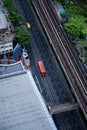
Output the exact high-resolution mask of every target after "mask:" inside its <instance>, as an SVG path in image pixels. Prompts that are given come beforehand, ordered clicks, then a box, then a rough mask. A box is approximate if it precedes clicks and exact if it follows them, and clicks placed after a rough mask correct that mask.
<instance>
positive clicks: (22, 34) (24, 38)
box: [16, 26, 31, 47]
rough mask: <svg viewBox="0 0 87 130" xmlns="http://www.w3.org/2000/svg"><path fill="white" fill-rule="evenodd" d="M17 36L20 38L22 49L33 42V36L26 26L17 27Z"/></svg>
mask: <svg viewBox="0 0 87 130" xmlns="http://www.w3.org/2000/svg"><path fill="white" fill-rule="evenodd" d="M16 34H17V37H18V42H19V44H21V46H22V47H24V46H26V45H28V44H29V43H30V42H31V40H30V38H31V34H29V32H28V31H27V29H26V28H25V27H24V26H20V27H17V28H16Z"/></svg>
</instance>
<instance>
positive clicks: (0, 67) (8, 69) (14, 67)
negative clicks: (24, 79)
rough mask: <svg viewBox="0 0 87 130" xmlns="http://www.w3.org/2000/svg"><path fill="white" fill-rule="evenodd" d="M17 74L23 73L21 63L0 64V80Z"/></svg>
mask: <svg viewBox="0 0 87 130" xmlns="http://www.w3.org/2000/svg"><path fill="white" fill-rule="evenodd" d="M19 73H25V69H24V67H23V65H22V62H21V61H19V62H16V63H13V64H0V78H3V77H8V76H12V75H17V74H19Z"/></svg>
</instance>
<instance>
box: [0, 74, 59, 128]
mask: <svg viewBox="0 0 87 130" xmlns="http://www.w3.org/2000/svg"><path fill="white" fill-rule="evenodd" d="M0 130H57V129H56V127H55V125H54V122H53V120H52V118H51V116H50V114H49V112H48V110H47V108H46V106H45V103H44V101H43V99H42V97H41V95H40V93H39V91H38V89H37V86H36V84H35V82H34V79H33V77H32V75H31V72H30V71H28V73H25V74H21V75H17V76H12V77H8V78H5V79H0Z"/></svg>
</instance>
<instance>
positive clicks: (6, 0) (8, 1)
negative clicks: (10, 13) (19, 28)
mask: <svg viewBox="0 0 87 130" xmlns="http://www.w3.org/2000/svg"><path fill="white" fill-rule="evenodd" d="M13 2H14V0H3V3H4V6H6V7H10V6H12V4H13Z"/></svg>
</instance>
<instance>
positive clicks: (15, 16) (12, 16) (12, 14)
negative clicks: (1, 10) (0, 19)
mask: <svg viewBox="0 0 87 130" xmlns="http://www.w3.org/2000/svg"><path fill="white" fill-rule="evenodd" d="M9 19H10V20H11V22H12V23H13V24H14V25H15V26H18V25H20V22H21V20H22V17H21V16H20V15H19V14H18V11H17V10H16V9H15V8H14V9H13V8H10V15H9Z"/></svg>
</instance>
